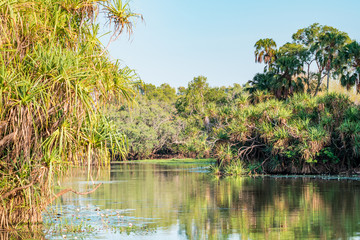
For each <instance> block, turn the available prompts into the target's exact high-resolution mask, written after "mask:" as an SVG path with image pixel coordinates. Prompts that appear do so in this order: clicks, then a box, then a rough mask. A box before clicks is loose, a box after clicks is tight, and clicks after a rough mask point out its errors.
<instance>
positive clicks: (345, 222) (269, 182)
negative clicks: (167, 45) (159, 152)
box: [61, 164, 360, 239]
mask: <svg viewBox="0 0 360 240" xmlns="http://www.w3.org/2000/svg"><path fill="white" fill-rule="evenodd" d="M194 167H197V166H195V165H156V164H123V165H120V166H117V167H114V168H112V170H111V171H109V170H107V171H101V173H100V175H99V179H98V181H102V182H104V184H103V186H102V187H101V188H99V189H98V190H97V191H96V192H95V193H93V194H91V195H88V196H74V195H66V196H64V197H63V198H62V200H61V202H62V204H63V205H66V204H75V205H76V204H77V205H85V204H89V203H91V204H93V205H94V206H95V205H96V206H100V207H101V208H102V209H113V210H116V209H117V210H124V211H125V210H126V211H125V215H126V216H125V217H129V218H130V217H131V219H132V221H133V223H134V224H135V225H146V226H148V227H149V228H151V229H156V231H154V232H153V233H151V234H150V236H153V237H156V239H162V237H163V238H164V239H165V238H166V237H164V236H166V235H167V234H170V232H171V234H176V236H178V238H182V239H183V238H186V239H231V238H233V237H235V238H237V239H238V238H240V239H279V238H280V239H295V238H296V239H309V238H312V239H339V238H341V239H347V238H350V237H354V236H358V234H359V233H358V232H360V231H359V229H360V226H359V222H360V206H359V204H360V199H359V198H360V191H359V189H360V183H359V182H358V181H347V180H341V181H337V180H323V179H320V178H316V179H313V178H309V177H297V178H293V177H292V178H290V177H289V178H286V177H283V178H276V177H253V178H252V177H239V178H227V179H217V178H216V177H213V176H211V175H208V174H206V173H204V172H201V171H198V170H199V169H195V171H194V169H193V168H194ZM200 170H201V169H200ZM84 179H86V174H85V173H83V172H81V171H78V170H77V171H76V172H74V173H73V174H72V175H69V176H67V177H64V178H63V180H62V182H64V183H67V186H68V185H69V186H71V187H73V188H75V189H79V190H85V189H82V188H84V187H85V186H86V185H85V184H84V183H86V182H84V181H83V180H84ZM174 226H177V227H176V228H174ZM174 229H177V230H176V232H175V233H174ZM157 235H158V237H157ZM172 236H174V235H172ZM104 238H106V237H104Z"/></svg>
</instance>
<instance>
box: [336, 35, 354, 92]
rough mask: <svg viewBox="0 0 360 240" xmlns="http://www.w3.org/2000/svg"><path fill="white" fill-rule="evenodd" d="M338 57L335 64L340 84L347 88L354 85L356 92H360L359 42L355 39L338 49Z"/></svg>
mask: <svg viewBox="0 0 360 240" xmlns="http://www.w3.org/2000/svg"><path fill="white" fill-rule="evenodd" d="M338 59H339V60H338V61H337V63H336V64H337V65H338V68H339V70H338V72H339V73H340V75H341V78H340V82H341V85H342V86H345V87H346V88H347V89H350V87H352V86H356V91H357V93H360V44H359V43H358V42H356V41H353V42H351V43H349V44H347V45H346V46H345V47H344V48H343V49H342V50H341V51H340V54H339V58H338Z"/></svg>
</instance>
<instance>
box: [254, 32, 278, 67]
mask: <svg viewBox="0 0 360 240" xmlns="http://www.w3.org/2000/svg"><path fill="white" fill-rule="evenodd" d="M254 47H255V62H258V63H262V62H264V63H265V64H267V65H270V64H271V63H273V62H274V61H275V60H276V42H275V41H274V40H273V39H272V38H265V39H260V40H258V41H257V42H256V43H255V45H254Z"/></svg>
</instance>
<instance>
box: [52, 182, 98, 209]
mask: <svg viewBox="0 0 360 240" xmlns="http://www.w3.org/2000/svg"><path fill="white" fill-rule="evenodd" d="M101 184H102V183H99V184H98V185H97V186H96V187H95V188H94V189H92V190H90V191H88V192H78V191H75V190H74V189H72V188H67V189H64V190H62V191H61V192H59V193H58V194H56V195H55V196H54V197H53V198H51V199H50V201H48V202H47V204H45V207H46V206H47V205H48V204H50V203H51V202H52V201H54V200H55V199H57V198H58V197H61V196H62V195H64V194H65V193H68V192H73V193H75V194H77V195H88V194H90V193H93V192H95V191H96V189H98V188H99V187H100V186H101Z"/></svg>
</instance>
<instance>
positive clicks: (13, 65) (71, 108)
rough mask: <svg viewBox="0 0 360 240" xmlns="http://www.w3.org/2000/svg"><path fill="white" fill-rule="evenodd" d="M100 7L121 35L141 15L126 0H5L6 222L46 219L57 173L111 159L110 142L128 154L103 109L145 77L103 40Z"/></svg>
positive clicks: (2, 214) (1, 135) (1, 11)
mask: <svg viewBox="0 0 360 240" xmlns="http://www.w3.org/2000/svg"><path fill="white" fill-rule="evenodd" d="M108 4H110V5H111V6H112V7H111V9H110V8H108V7H107V6H110V5H108ZM99 8H102V10H103V11H104V12H105V14H106V15H107V16H109V17H110V22H111V23H112V24H114V27H115V33H116V34H115V35H118V34H120V33H122V30H123V29H124V27H125V29H127V31H128V33H129V34H130V33H131V32H132V24H131V21H133V20H134V19H133V17H134V16H137V15H136V14H135V15H134V13H131V11H129V8H128V6H127V5H126V4H123V3H122V2H121V1H120V0H114V1H113V2H112V3H108V2H106V1H100V0H65V1H55V0H48V1H35V0H32V1H22V0H21V1H20V0H14V1H5V2H2V3H1V7H0V16H1V19H2V21H1V22H0V26H1V29H2V30H1V31H0V49H1V51H0V53H1V54H0V60H1V61H0V93H1V94H0V139H1V140H0V159H1V160H0V186H1V187H0V199H1V202H2V204H1V205H0V219H3V220H1V221H0V228H6V227H8V226H9V225H18V224H19V223H21V222H28V223H35V222H39V221H41V218H42V216H41V211H42V210H43V209H45V207H46V206H47V205H48V204H49V203H50V202H51V200H53V199H54V198H53V196H51V195H50V193H51V190H52V189H50V186H51V182H52V179H53V174H54V172H56V171H61V170H62V169H64V168H66V166H68V165H69V164H73V165H85V164H87V165H88V166H89V169H90V165H92V164H96V163H98V164H105V163H106V162H109V160H110V156H109V150H108V149H109V148H111V149H113V150H114V151H117V152H119V153H120V154H125V151H126V149H125V141H124V136H123V135H122V134H121V133H119V132H118V131H117V130H116V128H114V127H113V125H112V124H111V123H110V122H109V121H108V120H107V118H106V117H104V115H103V114H102V112H101V111H100V110H101V107H102V106H103V105H104V104H105V103H106V102H107V101H108V100H111V99H117V100H118V101H121V102H130V101H132V100H133V98H134V95H135V93H136V91H135V88H133V86H134V85H137V83H138V79H137V76H136V74H134V72H133V71H132V70H131V69H129V68H126V67H122V66H120V64H119V62H118V61H115V62H114V61H111V60H110V58H109V56H108V52H107V51H106V49H104V48H103V46H102V45H101V42H100V41H99V39H98V36H97V34H98V30H99V25H98V24H96V16H97V12H98V10H99ZM124 8H125V9H127V10H126V11H125V12H126V13H127V14H125V15H121V14H119V13H120V12H121V9H124ZM57 196H59V195H57Z"/></svg>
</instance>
